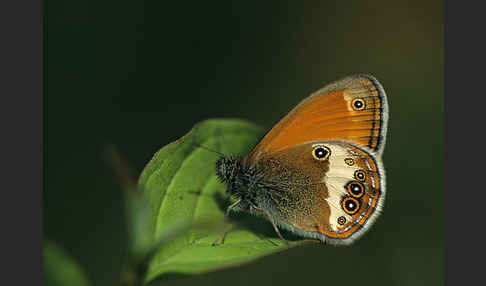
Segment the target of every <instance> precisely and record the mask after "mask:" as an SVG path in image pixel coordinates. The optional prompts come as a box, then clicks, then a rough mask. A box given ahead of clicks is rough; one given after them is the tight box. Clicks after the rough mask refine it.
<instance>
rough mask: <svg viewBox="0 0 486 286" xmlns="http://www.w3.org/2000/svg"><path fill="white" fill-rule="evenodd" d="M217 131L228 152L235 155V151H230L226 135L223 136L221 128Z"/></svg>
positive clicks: (218, 127)
mask: <svg viewBox="0 0 486 286" xmlns="http://www.w3.org/2000/svg"><path fill="white" fill-rule="evenodd" d="M216 130H218V132H219V135H221V140H222V141H223V145H224V146H225V148H226V150H228V152H229V153H230V154H234V153H233V151H232V150H231V149H230V147H229V144H228V143H227V142H226V140H225V139H224V135H223V131H222V130H221V126H219V125H218V126H217V128H216Z"/></svg>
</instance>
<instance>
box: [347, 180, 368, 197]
mask: <svg viewBox="0 0 486 286" xmlns="http://www.w3.org/2000/svg"><path fill="white" fill-rule="evenodd" d="M346 190H348V193H349V194H350V195H351V196H353V197H355V198H361V197H362V196H363V195H364V190H365V189H364V186H363V185H362V184H361V183H360V182H356V181H352V182H349V183H348V184H347V185H346Z"/></svg>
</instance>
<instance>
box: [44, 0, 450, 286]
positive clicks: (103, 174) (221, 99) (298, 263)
mask: <svg viewBox="0 0 486 286" xmlns="http://www.w3.org/2000/svg"><path fill="white" fill-rule="evenodd" d="M45 15H46V17H45V30H44V31H45V47H44V49H45V56H46V57H45V63H46V64H45V70H44V76H45V101H44V114H45V115H44V116H45V121H44V122H45V124H44V129H45V136H44V138H45V139H44V140H45V141H44V151H45V153H44V154H45V156H44V162H45V163H44V164H45V168H44V170H45V174H44V182H45V183H44V203H43V204H44V214H43V215H44V218H43V221H44V234H45V237H47V238H50V239H52V240H53V241H54V242H57V243H59V244H60V245H61V246H62V247H64V248H65V249H66V250H67V252H68V253H70V254H71V255H72V256H73V257H74V258H76V259H77V260H78V261H79V262H80V264H81V266H82V267H83V268H84V269H85V272H86V273H87V274H88V276H89V279H90V280H91V281H92V282H93V283H94V284H95V285H117V282H116V281H117V279H118V276H119V271H120V270H121V267H122V259H123V255H124V251H123V249H124V247H125V245H126V240H125V236H126V234H125V232H124V220H123V208H122V193H121V190H120V188H119V186H118V183H117V180H116V177H115V175H114V173H113V171H112V170H111V169H110V168H109V167H108V166H107V165H106V164H105V162H104V161H103V150H104V146H105V145H106V144H107V143H113V144H114V145H115V146H116V147H117V149H118V151H119V152H120V153H122V154H123V156H124V157H125V158H126V159H127V160H128V162H129V163H130V164H131V166H132V167H133V169H134V172H135V173H136V174H137V175H138V174H139V173H140V171H141V169H142V168H143V167H144V165H145V164H146V163H147V162H148V160H149V159H150V158H151V156H152V155H153V153H154V152H155V151H157V150H158V149H159V148H160V147H162V146H163V145H165V144H167V143H169V142H171V141H173V140H175V139H177V138H179V137H180V136H182V135H183V134H185V133H186V132H187V131H188V130H189V129H190V128H191V127H192V125H193V124H195V123H197V122H199V121H201V120H203V119H206V118H213V117H238V118H243V119H247V120H250V121H252V122H255V123H258V124H260V125H262V126H264V127H265V128H270V127H272V125H273V124H274V123H276V122H277V121H278V120H279V119H280V118H281V117H282V116H284V115H285V114H286V113H287V112H288V111H289V110H290V109H291V108H293V106H295V104H297V103H298V102H299V101H300V100H301V99H303V98H304V97H306V96H307V95H309V94H310V93H311V92H313V91H315V90H317V89H319V88H321V87H322V86H323V85H325V84H327V83H329V82H330V81H333V80H336V79H339V78H341V77H344V76H346V75H350V74H355V73H371V74H373V75H374V76H376V77H377V78H378V79H379V80H380V81H381V83H382V84H383V86H384V88H385V90H386V92H387V94H388V100H389V105H390V111H391V114H390V122H389V132H388V141H387V146H386V148H385V153H384V163H385V167H386V170H387V200H386V205H385V208H384V213H383V215H382V216H381V217H380V218H379V219H378V221H377V223H376V224H375V226H374V227H373V228H372V230H371V231H370V232H369V233H368V234H366V235H365V236H364V237H363V238H362V239H361V240H359V241H358V242H357V243H355V244H354V245H353V246H350V247H338V248H336V247H332V246H320V245H319V246H318V245H316V246H306V247H300V248H295V249H292V250H289V251H286V252H283V253H280V254H277V255H273V256H270V257H266V258H263V259H261V260H259V261H257V262H256V263H253V264H250V265H245V266H241V267H237V268H231V269H227V270H223V271H219V272H215V273H209V274H205V275H201V276H194V277H190V278H185V279H178V280H173V281H166V282H165V283H164V284H165V285H194V284H197V285H248V284H250V283H251V284H253V285H271V284H279V285H326V284H333V285H336V284H337V283H339V284H340V285H354V284H357V283H359V284H360V285H442V284H443V283H444V278H443V274H444V235H443V232H444V231H443V230H444V193H443V187H444V183H443V164H444V157H443V155H444V112H443V110H444V100H443V93H444V80H443V68H444V60H443V58H444V46H443V40H444V36H443V26H444V24H443V23H444V21H443V3H442V1H400V2H397V1H372V3H368V2H366V1H332V2H324V1H312V2H311V1H292V2H280V1H238V2H231V1H193V2H189V1H179V2H177V3H176V2H166V1H123V0H122V1H120V0H118V1H116V0H112V1H106V0H105V1H99V0H98V1H86V0H70V1H56V0H49V1H45Z"/></svg>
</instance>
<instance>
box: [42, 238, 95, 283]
mask: <svg viewBox="0 0 486 286" xmlns="http://www.w3.org/2000/svg"><path fill="white" fill-rule="evenodd" d="M42 254H43V267H44V273H43V275H44V285H49V286H62V285H73V286H88V285H91V284H90V283H89V281H88V279H87V278H86V276H85V274H84V272H83V270H82V269H81V267H80V266H79V265H78V263H77V262H76V261H75V260H74V259H73V258H72V257H71V256H70V255H68V254H67V253H66V252H65V251H64V250H63V249H62V248H60V247H59V246H58V245H56V244H54V243H53V242H51V241H45V242H44V248H43V250H42Z"/></svg>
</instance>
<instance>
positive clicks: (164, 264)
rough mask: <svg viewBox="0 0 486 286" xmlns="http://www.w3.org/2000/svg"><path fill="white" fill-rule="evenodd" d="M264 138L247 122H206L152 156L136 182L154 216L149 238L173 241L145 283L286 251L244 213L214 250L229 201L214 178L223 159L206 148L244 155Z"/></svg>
mask: <svg viewBox="0 0 486 286" xmlns="http://www.w3.org/2000/svg"><path fill="white" fill-rule="evenodd" d="M262 135H263V130H262V129H261V128H259V127H257V126H255V125H253V124H251V123H248V122H245V121H241V120H230V119H213V120H206V121H203V122H201V123H200V124H198V125H196V126H195V127H194V128H193V129H192V130H191V131H190V132H189V133H188V134H186V135H185V136H184V137H182V138H180V139H179V140H177V141H175V142H173V143H171V144H169V145H167V146H165V147H163V148H162V149H161V150H159V151H158V152H157V153H156V154H155V155H154V157H153V158H152V160H151V161H150V162H149V163H148V165H147V166H146V167H145V169H144V171H143V172H142V174H141V176H140V179H139V188H140V190H141V191H142V192H144V194H145V195H146V196H148V198H149V201H150V204H151V209H152V212H153V216H152V220H151V230H150V232H151V233H150V235H151V237H152V241H160V240H161V239H163V238H164V237H168V235H171V234H173V235H174V236H173V238H172V239H170V240H168V239H164V242H163V243H162V247H161V248H159V249H158V250H157V251H156V253H155V255H154V256H153V257H152V259H151V261H150V263H149V267H148V272H147V274H146V281H151V280H153V279H154V278H161V279H163V278H168V277H172V276H181V275H189V274H198V273H204V272H208V271H213V270H216V269H220V268H224V267H229V266H235V265H240V264H243V263H246V262H250V261H252V260H255V259H257V258H259V257H262V256H264V255H268V254H271V253H275V252H277V251H281V250H283V249H286V248H288V247H289V245H288V244H286V243H285V242H284V241H281V240H280V239H278V236H277V234H276V233H275V231H274V229H273V227H272V225H271V223H270V222H268V221H266V220H264V219H262V218H259V217H255V216H251V215H249V214H245V213H241V214H232V215H231V216H230V217H231V222H233V224H234V227H233V228H232V229H231V230H229V231H227V232H226V234H225V236H224V241H223V243H219V244H218V245H216V246H212V243H213V242H214V241H215V240H217V238H218V237H219V236H220V235H221V234H222V233H224V232H222V231H221V230H222V229H223V226H224V225H225V224H224V222H225V221H224V215H225V211H226V208H227V207H228V206H229V205H230V204H231V200H230V198H229V197H228V195H227V194H226V192H225V189H226V187H225V186H224V185H223V184H222V183H220V182H219V181H218V179H217V178H216V175H215V161H216V160H217V159H218V158H219V157H220V156H221V155H219V154H217V153H215V152H211V151H208V150H207V149H211V150H215V151H217V152H221V153H224V154H226V155H230V154H231V155H238V156H245V155H247V154H248V153H249V151H251V149H252V148H253V147H254V146H255V145H256V144H257V143H258V141H259V139H260V138H261V137H262ZM198 145H202V146H204V147H205V148H201V147H198ZM235 223H236V224H235ZM182 229H185V230H184V231H182V232H181V230H182ZM177 232H179V233H177ZM292 245H294V244H292Z"/></svg>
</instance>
